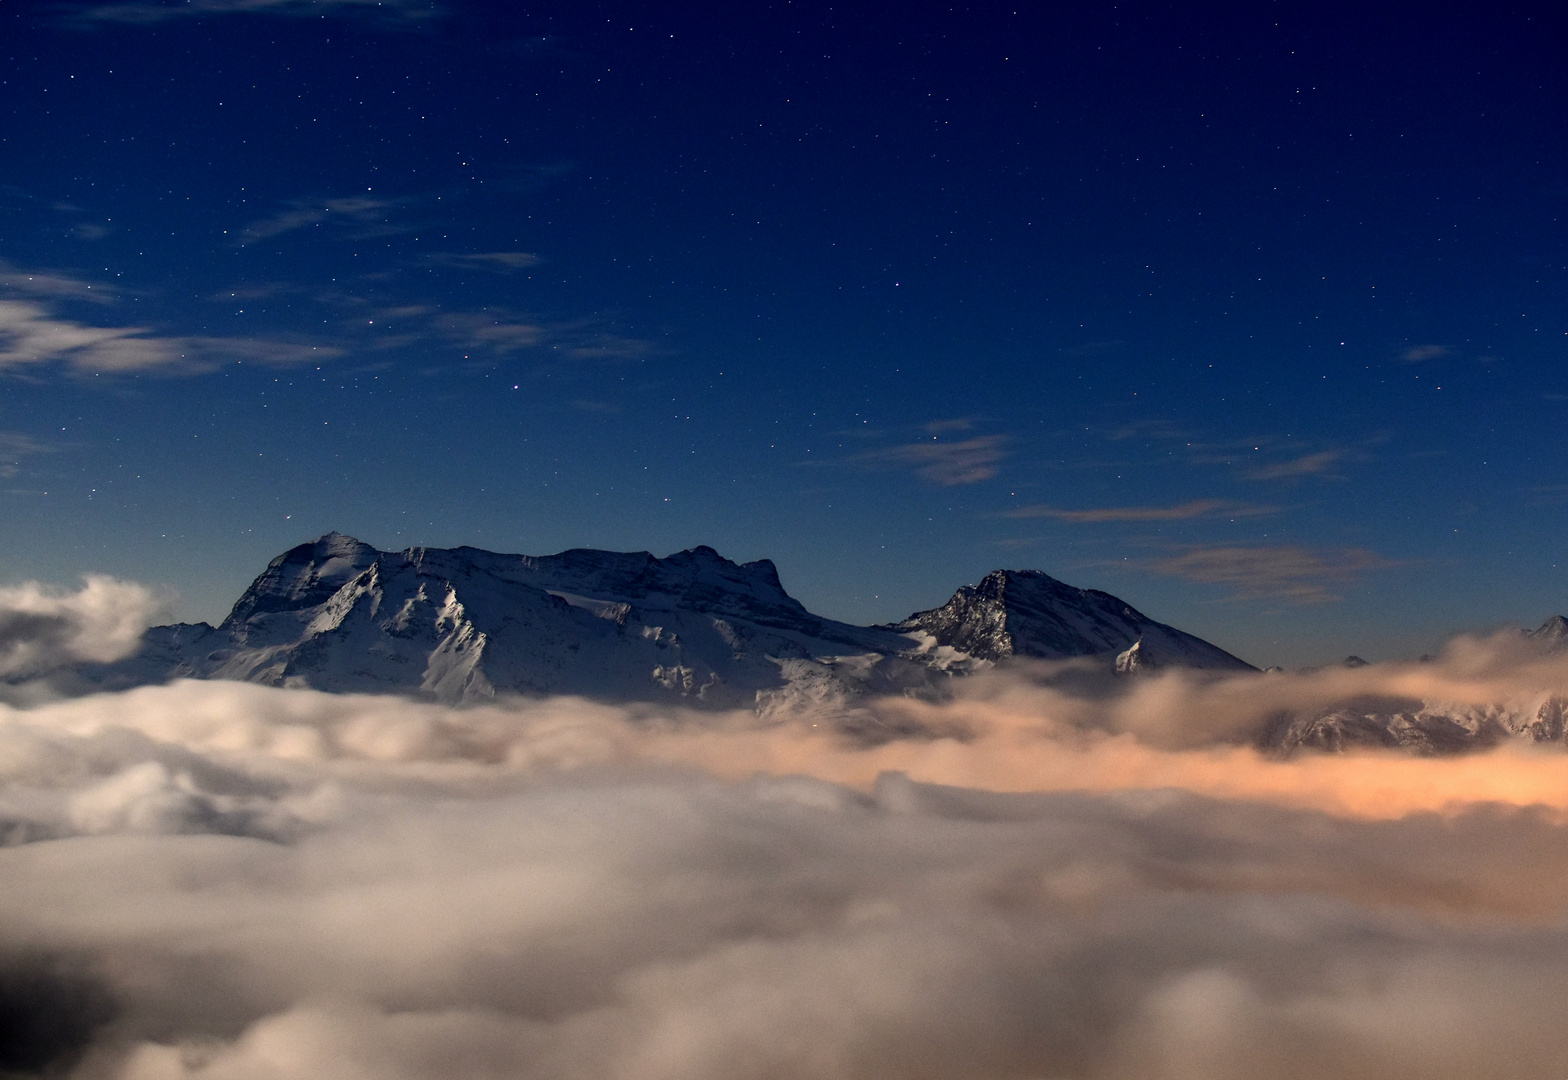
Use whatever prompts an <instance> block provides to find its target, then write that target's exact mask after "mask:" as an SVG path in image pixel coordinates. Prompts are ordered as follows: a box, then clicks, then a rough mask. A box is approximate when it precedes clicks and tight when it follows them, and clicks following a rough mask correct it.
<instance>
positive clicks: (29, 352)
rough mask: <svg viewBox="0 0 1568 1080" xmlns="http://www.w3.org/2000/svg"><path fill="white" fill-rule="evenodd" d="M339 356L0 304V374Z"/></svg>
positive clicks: (193, 367) (326, 349) (171, 368)
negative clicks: (93, 322)
mask: <svg viewBox="0 0 1568 1080" xmlns="http://www.w3.org/2000/svg"><path fill="white" fill-rule="evenodd" d="M342 353H343V350H342V349H338V348H335V347H332V346H327V345H310V344H305V343H300V342H291V341H277V340H269V339H266V338H225V337H211V336H205V335H189V336H159V335H156V334H153V333H151V332H150V331H149V330H148V329H147V328H146V327H141V326H88V325H86V324H84V323H79V322H75V321H74V320H71V319H66V318H62V317H60V316H58V315H55V314H54V313H53V312H51V311H50V310H49V309H48V308H46V307H44V306H43V305H41V304H36V303H32V302H30V301H24V300H0V371H11V372H13V373H14V372H21V371H24V370H27V369H29V368H34V367H41V366H44V365H47V364H55V363H58V364H64V365H66V366H67V367H69V368H71V369H72V370H73V371H76V372H78V373H81V374H100V373H101V374H130V373H137V372H147V373H160V374H166V375H195V374H201V373H202V372H206V371H211V370H212V369H213V368H215V367H218V366H220V365H221V364H223V363H226V362H230V361H235V360H240V361H244V360H250V361H254V362H257V363H263V364H275V365H279V366H285V367H286V366H291V365H294V364H304V363H309V362H312V361H319V360H325V359H331V358H333V357H337V356H341V355H342Z"/></svg>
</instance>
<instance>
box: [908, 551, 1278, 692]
mask: <svg viewBox="0 0 1568 1080" xmlns="http://www.w3.org/2000/svg"><path fill="white" fill-rule="evenodd" d="M891 629H894V630H898V631H901V632H904V633H910V632H914V631H923V632H925V633H928V634H930V635H932V636H933V637H934V638H936V640H937V642H938V643H939V644H942V645H948V646H951V647H952V648H955V649H959V650H962V651H963V652H966V653H969V654H970V655H972V656H977V657H980V658H981V659H985V660H992V661H996V660H1003V659H1006V658H1007V657H1010V656H1029V657H1038V658H1040V659H1045V660H1062V659H1068V658H1071V657H1076V656H1111V657H1115V656H1119V655H1120V654H1123V653H1126V652H1127V651H1128V650H1132V649H1135V648H1136V653H1135V654H1134V655H1133V656H1131V657H1128V658H1127V659H1126V661H1124V662H1119V665H1118V666H1119V667H1120V668H1121V669H1123V670H1125V671H1139V670H1148V669H1155V668H1160V667H1166V666H1172V665H1181V666H1186V667H1197V668H1213V669H1218V670H1222V671H1252V670H1255V669H1254V668H1253V667H1252V665H1251V664H1248V663H1246V662H1245V661H1243V660H1240V659H1238V658H1236V657H1234V656H1232V655H1231V654H1230V653H1228V652H1226V651H1225V650H1223V649H1221V648H1219V647H1218V646H1216V645H1211V644H1209V643H1208V642H1207V641H1204V640H1203V639H1201V638H1197V637H1194V636H1193V635H1191V634H1188V633H1184V632H1183V631H1181V630H1177V629H1176V628H1175V627H1173V626H1166V625H1165V624H1164V623H1159V622H1155V621H1154V620H1153V619H1151V618H1149V617H1148V616H1147V615H1144V614H1143V613H1142V612H1140V611H1138V610H1137V609H1136V608H1133V607H1132V606H1130V605H1128V604H1126V603H1125V602H1123V601H1121V600H1118V599H1117V598H1116V597H1114V596H1112V595H1111V594H1110V593H1105V592H1100V591H1099V590H1097V589H1075V588H1073V587H1072V586H1071V585H1066V584H1063V583H1062V582H1060V581H1057V580H1056V579H1055V578H1053V577H1050V576H1049V575H1047V574H1043V573H1041V572H1040V571H1038V570H998V571H996V572H995V573H992V574H988V575H986V577H985V579H984V580H983V581H981V582H980V584H978V585H966V586H964V587H963V588H961V589H959V590H958V592H956V593H954V594H953V598H952V599H951V600H949V601H948V602H947V603H946V604H943V605H942V606H941V607H939V608H935V609H933V610H931V611H921V612H917V613H916V614H914V615H911V616H910V617H909V618H908V619H906V620H904V621H903V622H901V623H898V624H896V625H895V626H893V627H891Z"/></svg>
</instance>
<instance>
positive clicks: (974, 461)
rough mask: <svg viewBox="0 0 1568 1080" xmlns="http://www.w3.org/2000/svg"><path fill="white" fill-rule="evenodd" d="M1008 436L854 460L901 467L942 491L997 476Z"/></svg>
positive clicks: (892, 450)
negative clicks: (945, 488) (939, 487)
mask: <svg viewBox="0 0 1568 1080" xmlns="http://www.w3.org/2000/svg"><path fill="white" fill-rule="evenodd" d="M1007 442H1008V438H1007V436H1006V435H977V436H976V437H975V438H973V439H965V440H963V441H962V442H941V441H940V440H938V439H934V438H933V439H932V441H930V442H918V443H909V444H907V445H905V446H890V447H888V448H886V449H884V450H873V451H871V452H870V453H866V454H860V455H858V456H857V457H856V458H855V460H857V461H862V462H867V463H871V464H879V465H902V466H907V467H910V468H913V469H914V470H915V472H916V473H918V474H919V475H920V476H923V477H924V478H925V479H927V480H930V481H931V482H932V483H934V484H941V485H942V486H943V487H956V486H958V485H960V484H977V483H979V482H980V481H982V480H989V479H990V478H991V477H993V476H995V475H996V466H997V464H998V463H999V462H1000V461H1001V460H1002V459H1003V458H1004V457H1006V456H1007Z"/></svg>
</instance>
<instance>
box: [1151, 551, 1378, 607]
mask: <svg viewBox="0 0 1568 1080" xmlns="http://www.w3.org/2000/svg"><path fill="white" fill-rule="evenodd" d="M1149 565H1150V566H1151V567H1152V568H1153V569H1154V570H1156V571H1158V572H1159V573H1162V574H1168V575H1170V576H1172V577H1179V578H1185V579H1186V580H1188V581H1201V582H1203V583H1205V584H1209V585H1229V586H1231V588H1233V589H1234V590H1235V594H1236V596H1238V597H1240V598H1244V599H1257V598H1271V599H1280V600H1288V601H1291V602H1293V603H1301V604H1318V603H1324V602H1326V601H1330V600H1337V599H1339V597H1338V595H1337V594H1336V593H1334V592H1333V591H1332V590H1333V588H1334V587H1335V586H1337V585H1342V584H1344V583H1345V582H1349V581H1354V580H1355V579H1356V578H1358V577H1360V576H1361V575H1362V574H1364V573H1366V572H1368V571H1371V570H1380V569H1384V568H1387V567H1392V566H1396V565H1398V564H1397V563H1395V562H1393V561H1392V560H1390V559H1385V558H1383V557H1382V556H1380V555H1377V554H1375V553H1373V552H1370V551H1366V550H1363V549H1361V548H1344V549H1340V550H1332V551H1330V550H1313V549H1309V548H1303V547H1296V546H1294V545H1289V544H1282V545H1277V546H1257V547H1243V546H1229V547H1207V548H1194V549H1192V550H1191V551H1184V552H1182V553H1181V554H1179V555H1169V556H1165V557H1164V558H1159V559H1155V560H1153V561H1152V562H1150V564H1149Z"/></svg>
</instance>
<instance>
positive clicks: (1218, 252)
mask: <svg viewBox="0 0 1568 1080" xmlns="http://www.w3.org/2000/svg"><path fill="white" fill-rule="evenodd" d="M1061 7H1062V9H1063V10H1058V11H1050V12H1047V13H1042V12H1040V11H1038V10H1030V9H1025V8H1022V7H1020V8H1019V10H1018V12H1017V13H1015V12H1014V10H1013V9H1012V8H1011V7H1009V6H1006V5H973V6H964V5H955V6H952V7H947V8H935V7H926V6H918V5H892V4H887V5H874V4H860V5H847V6H846V5H832V6H829V5H826V4H806V3H773V4H757V5H734V4H723V5H720V4H713V5H701V4H678V5H677V4H593V3H582V2H576V3H552V4H524V3H517V4H513V3H489V4H482V3H463V2H461V0H450V2H446V3H442V4H439V5H437V4H432V3H428V2H418V3H415V2H394V0H386V2H383V3H379V4H377V3H373V2H357V0H355V2H350V0H319V2H313V3H312V2H296V0H194V2H189V3H173V4H161V3H114V2H110V3H77V4H72V3H61V2H48V3H44V2H38V3H29V2H18V0H7V2H5V3H0V58H3V64H4V78H3V83H0V118H3V120H0V259H3V260H4V268H3V272H0V278H3V281H4V291H3V294H0V474H3V477H0V543H3V544H4V547H5V551H6V554H7V558H6V561H5V564H4V571H3V576H4V577H5V578H6V579H8V580H15V579H20V578H28V577H38V578H43V579H46V580H53V581H59V582H62V583H64V582H69V581H70V580H71V579H72V578H73V577H74V576H75V575H77V574H79V573H81V572H84V571H107V572H112V573H115V574H119V575H123V576H128V577H133V578H136V579H139V580H143V581H149V582H156V583H167V584H169V585H172V586H174V587H176V588H177V589H178V590H179V592H180V594H181V596H182V600H181V601H180V604H179V609H178V613H179V614H180V615H182V616H184V617H187V618H208V619H216V618H218V617H221V616H222V615H223V614H224V612H225V610H226V608H227V606H228V604H229V603H231V602H232V600H233V599H234V597H235V596H236V595H237V594H238V592H239V591H240V589H242V588H243V587H244V585H245V584H246V583H247V582H248V581H249V580H250V578H251V577H252V576H254V574H255V573H257V572H258V571H259V570H260V568H261V567H262V566H263V565H264V564H265V562H266V560H267V559H269V558H270V557H271V556H273V555H274V554H276V553H277V552H279V551H281V550H283V549H284V548H286V547H288V546H290V545H292V544H294V543H297V542H299V541H301V540H304V539H308V538H310V537H313V536H315V535H317V534H319V533H321V532H324V531H327V530H328V529H333V528H335V529H339V530H342V531H345V532H350V533H353V534H354V535H356V536H359V537H360V538H362V539H364V540H366V541H369V542H371V543H374V544H376V545H378V546H381V547H384V548H396V547H403V546H407V545H411V544H428V545H443V546H446V545H456V544H474V545H477V546H481V547H489V548H493V549H497V550H505V551H523V552H529V553H536V554H538V553H546V552H550V551H555V550H559V549H561V548H565V547H572V546H591V547H606V548H616V549H649V550H652V551H654V552H655V553H656V554H661V555H662V554H667V553H668V552H670V551H673V550H678V549H680V548H684V547H689V546H692V545H694V544H698V543H707V544H711V545H713V546H715V547H717V548H718V549H719V550H720V551H721V552H723V553H724V554H726V555H729V556H731V557H733V558H737V559H752V558H759V557H763V556H766V557H771V558H772V559H774V560H775V561H776V562H777V563H778V565H779V569H780V572H781V575H782V577H783V579H784V583H785V585H786V587H787V588H789V589H790V591H791V592H793V593H794V594H795V595H797V596H798V597H799V598H800V599H801V600H802V601H803V602H804V603H806V605H807V606H808V607H810V608H812V609H813V610H816V611H819V612H821V613H824V614H828V615H833V616H836V617H839V618H844V619H848V620H852V621H857V622H869V621H882V620H889V619H894V618H900V617H902V616H904V615H906V614H908V613H909V612H910V611H911V610H914V609H916V608H922V607H929V606H933V605H935V604H938V603H940V602H942V601H943V600H945V599H946V597H947V596H948V595H949V594H950V593H951V592H952V590H953V589H954V588H955V587H956V586H958V585H960V584H963V583H965V582H969V581H974V580H976V579H977V578H978V577H980V576H981V575H983V574H984V573H985V572H987V571H989V570H991V569H994V568H997V567H999V566H1012V567H1031V568H1038V569H1043V570H1045V571H1047V572H1049V573H1051V574H1054V575H1056V576H1057V577H1060V578H1062V579H1063V580H1066V581H1069V582H1071V583H1073V584H1078V585H1086V586H1094V587H1099V588H1104V589H1107V590H1110V591H1112V592H1114V593H1116V594H1118V595H1120V596H1122V597H1124V598H1125V599H1127V600H1129V601H1130V602H1132V603H1134V604H1135V605H1137V606H1139V607H1141V608H1143V609H1144V610H1145V611H1146V612H1147V613H1149V614H1150V615H1153V616H1154V617H1156V618H1161V619H1164V620H1165V621H1168V622H1172V623H1175V624H1176V625H1179V626H1181V627H1183V628H1184V629H1188V630H1191V631H1193V632H1196V633H1199V634H1202V635H1203V636H1205V637H1208V638H1210V639H1212V640H1214V641H1215V642H1216V643H1218V644H1220V645H1223V646H1224V647H1226V648H1228V649H1231V650H1232V651H1234V652H1237V653H1238V654H1240V655H1242V656H1244V657H1246V658H1247V659H1249V660H1252V661H1253V662H1255V663H1259V664H1269V663H1285V664H1301V663H1311V662H1320V661H1325V660H1330V659H1334V658H1337V657H1340V656H1343V655H1344V654H1345V653H1347V652H1351V651H1354V652H1358V653H1360V654H1362V655H1365V656H1368V657H1373V658H1378V657H1389V656H1397V655H1402V654H1409V653H1414V652H1420V651H1423V650H1426V649H1429V648H1432V647H1433V646H1435V645H1436V644H1437V643H1438V642H1439V641H1440V640H1441V639H1442V638H1443V636H1445V635H1446V634H1448V633H1451V632H1455V631H1458V630H1463V629H1486V628H1489V627H1492V626H1495V625H1498V624H1501V623H1506V622H1529V623H1534V622H1539V621H1540V620H1541V619H1543V618H1545V617H1546V616H1547V615H1550V614H1553V613H1556V612H1559V611H1568V574H1565V573H1564V566H1565V565H1568V563H1565V562H1564V560H1563V558H1562V556H1564V555H1565V554H1568V553H1564V552H1563V551H1562V543H1563V541H1562V536H1563V533H1564V526H1565V524H1568V462H1565V457H1564V442H1565V440H1564V434H1563V433H1564V420H1565V418H1568V365H1565V363H1564V361H1565V359H1568V302H1565V301H1568V250H1565V246H1564V241H1565V238H1568V229H1565V215H1568V138H1565V123H1564V117H1565V116H1568V65H1564V64H1563V63H1562V57H1563V55H1565V54H1568V35H1565V33H1564V30H1565V22H1564V18H1563V16H1562V15H1561V14H1552V13H1551V12H1549V11H1548V10H1547V9H1545V8H1544V7H1543V8H1542V9H1541V10H1533V9H1525V8H1513V9H1506V8H1488V9H1486V10H1484V11H1482V10H1481V9H1480V7H1479V5H1478V6H1477V10H1476V12H1475V13H1472V14H1471V15H1469V16H1463V15H1459V16H1456V15H1454V14H1452V13H1445V14H1443V15H1442V16H1441V18H1439V17H1438V15H1437V14H1436V13H1435V12H1433V13H1419V12H1412V10H1410V9H1405V8H1402V7H1401V10H1394V11H1376V10H1373V11H1368V10H1366V9H1365V7H1364V6H1357V7H1354V8H1351V7H1344V8H1338V7H1334V6H1332V5H1326V4H1322V3H1289V4H1287V3H1273V4H1268V3H1250V4H1244V5H1236V6H1235V7H1233V8H1229V9H1226V8H1223V7H1221V6H1219V5H1168V4H1167V5H1159V6H1158V7H1156V8H1151V9H1142V8H1139V7H1137V6H1131V5H1127V4H1120V5H1116V6H1113V5H1110V4H1083V5H1072V6H1070V7H1069V6H1067V5H1062V6H1061ZM1177 8H1180V10H1173V9H1177ZM1189 9H1191V10H1189Z"/></svg>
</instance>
